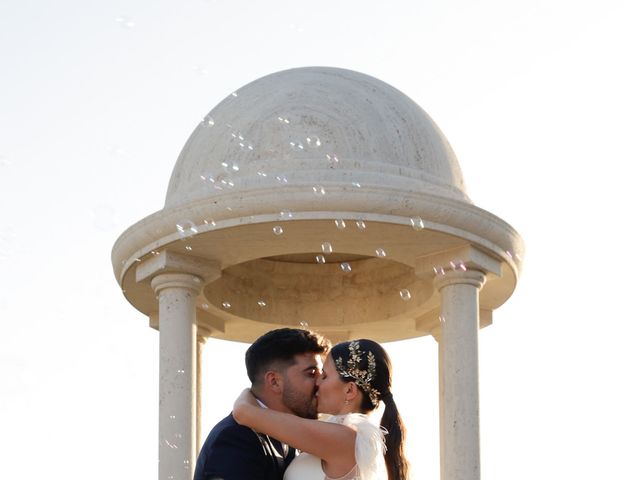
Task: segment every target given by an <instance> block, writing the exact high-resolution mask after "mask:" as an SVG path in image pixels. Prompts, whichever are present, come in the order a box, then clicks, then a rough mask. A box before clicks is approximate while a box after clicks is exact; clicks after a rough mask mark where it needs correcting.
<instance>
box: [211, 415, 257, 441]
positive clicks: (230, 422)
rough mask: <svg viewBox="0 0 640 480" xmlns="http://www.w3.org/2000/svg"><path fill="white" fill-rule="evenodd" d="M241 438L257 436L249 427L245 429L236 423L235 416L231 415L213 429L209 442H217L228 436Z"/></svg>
mask: <svg viewBox="0 0 640 480" xmlns="http://www.w3.org/2000/svg"><path fill="white" fill-rule="evenodd" d="M230 435H231V436H240V437H247V438H252V437H255V436H256V434H255V432H254V431H253V430H251V429H250V428H249V427H245V426H243V425H240V424H239V423H238V422H236V421H235V420H234V418H233V415H231V414H229V415H228V416H226V417H224V418H223V419H222V420H220V421H219V422H218V423H217V424H216V425H215V426H214V427H213V428H212V429H211V433H209V436H208V438H207V442H215V441H216V440H217V439H219V438H220V437H226V436H230Z"/></svg>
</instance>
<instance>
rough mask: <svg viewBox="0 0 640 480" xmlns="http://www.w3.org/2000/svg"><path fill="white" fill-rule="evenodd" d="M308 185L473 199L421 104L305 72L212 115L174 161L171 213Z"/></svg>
mask: <svg viewBox="0 0 640 480" xmlns="http://www.w3.org/2000/svg"><path fill="white" fill-rule="evenodd" d="M309 182H311V183H313V182H318V183H320V184H322V185H323V186H334V187H344V186H345V185H346V186H348V187H349V188H350V187H351V186H352V185H355V186H356V187H358V186H359V185H361V184H366V185H367V186H369V187H374V188H375V187H376V186H380V187H387V186H393V187H397V188H399V189H401V190H403V191H405V192H406V191H413V192H416V193H417V192H425V193H429V194H431V195H437V196H442V197H448V198H451V199H456V200H462V201H464V202H469V199H468V198H467V196H466V194H465V191H464V184H463V179H462V172H461V170H460V168H459V166H458V162H457V159H456V157H455V154H454V153H453V150H452V149H451V147H450V146H449V143H448V142H447V140H446V138H445V137H444V135H443V134H442V132H441V131H440V129H439V128H438V127H437V125H436V124H435V123H434V122H433V120H431V118H430V117H429V116H428V115H427V114H426V113H425V111H424V110H422V108H420V107H419V106H418V105H417V104H416V103H415V102H413V101H412V100H411V99H410V98H409V97H407V96H406V95H404V94H403V93H402V92H400V91H398V90H397V89H395V88H393V87H391V86H390V85H388V84H386V83H384V82H382V81H380V80H377V79H376V78H373V77H370V76H368V75H364V74H362V73H358V72H354V71H350V70H344V69H339V68H328V67H307V68H296V69H292V70H285V71H282V72H277V73H274V74H271V75H267V76H265V77H262V78H259V79H257V80H255V81H253V82H251V83H249V84H248V85H246V86H244V87H242V88H241V89H239V90H238V91H237V92H234V93H232V94H231V95H229V96H228V97H227V98H225V99H224V100H223V101H222V102H220V103H219V104H218V105H217V106H216V107H215V108H214V109H213V110H211V112H210V113H209V114H208V115H207V116H206V117H205V118H204V119H203V121H202V122H201V123H200V124H199V125H198V126H197V128H196V129H195V131H194V132H193V133H192V135H191V137H190V138H189V140H188V141H187V143H186V145H185V146H184V148H183V150H182V152H181V154H180V156H179V158H178V161H177V162H176V165H175V168H174V171H173V174H172V176H171V180H170V183H169V188H168V191H167V196H166V201H165V208H166V207H179V206H182V205H186V204H189V203H192V202H194V201H198V200H203V199H206V198H210V197H212V196H214V195H219V194H224V193H225V192H227V193H231V192H230V190H233V191H234V193H237V192H239V191H240V192H241V191H246V190H255V189H262V188H273V187H274V186H278V185H288V186H289V187H293V186H296V185H298V186H300V185H302V184H305V185H306V184H308V183H309ZM307 187H309V186H308V185H307ZM469 203H470V202H469Z"/></svg>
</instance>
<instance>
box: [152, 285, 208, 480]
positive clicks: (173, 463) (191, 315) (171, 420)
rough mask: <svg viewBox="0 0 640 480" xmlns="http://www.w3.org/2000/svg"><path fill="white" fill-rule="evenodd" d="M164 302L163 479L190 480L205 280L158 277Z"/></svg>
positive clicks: (157, 287)
mask: <svg viewBox="0 0 640 480" xmlns="http://www.w3.org/2000/svg"><path fill="white" fill-rule="evenodd" d="M151 286H152V287H153V289H154V291H155V293H156V295H158V302H159V319H160V385H159V394H160V396H159V402H160V403H159V433H160V445H159V465H158V468H159V470H158V474H159V477H158V478H160V479H175V480H182V479H184V480H190V479H191V478H193V465H194V463H195V451H196V371H197V364H196V331H197V326H196V306H195V299H196V297H197V296H198V293H199V291H200V288H201V287H202V279H201V278H200V277H198V276H195V275H192V274H188V273H166V274H160V275H156V276H155V277H154V278H153V280H152V281H151Z"/></svg>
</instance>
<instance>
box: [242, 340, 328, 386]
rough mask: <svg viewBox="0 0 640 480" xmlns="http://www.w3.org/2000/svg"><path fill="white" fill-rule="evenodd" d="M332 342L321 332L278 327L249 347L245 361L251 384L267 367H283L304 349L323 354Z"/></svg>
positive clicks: (259, 377) (256, 380)
mask: <svg viewBox="0 0 640 480" xmlns="http://www.w3.org/2000/svg"><path fill="white" fill-rule="evenodd" d="M330 347H331V344H330V343H329V341H328V340H326V339H325V338H324V337H323V336H322V335H319V334H317V333H315V332H311V331H309V330H302V329H299V328H279V329H277V330H271V331H270V332H267V333H265V334H264V335H262V336H261V337H260V338H258V339H257V340H256V341H255V342H253V344H252V345H251V346H250V347H249V348H248V349H247V353H246V354H245V356H244V363H245V365H246V367H247V376H248V377H249V380H250V381H251V384H252V385H255V384H260V383H261V382H262V378H263V376H264V374H265V373H266V372H267V371H268V370H278V371H282V370H283V369H285V368H286V367H288V366H291V365H293V364H294V363H295V359H294V357H295V356H296V355H300V354H304V353H314V354H321V355H324V354H326V353H327V352H328V351H329V348H330Z"/></svg>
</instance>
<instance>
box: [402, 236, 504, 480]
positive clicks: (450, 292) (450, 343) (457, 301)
mask: <svg viewBox="0 0 640 480" xmlns="http://www.w3.org/2000/svg"><path fill="white" fill-rule="evenodd" d="M415 271H416V275H418V276H420V277H421V278H423V279H425V280H427V279H431V281H433V285H434V287H435V288H436V289H437V290H438V291H439V293H440V312H439V325H438V326H436V327H435V328H433V329H432V330H431V333H432V334H433V336H434V338H435V339H436V340H437V341H438V364H439V379H438V381H439V393H440V395H439V397H440V404H439V405H440V478H441V479H442V480H480V421H479V418H480V409H479V390H480V388H479V383H478V330H479V322H480V296H479V294H480V290H481V288H482V286H483V285H484V283H485V281H486V280H487V278H488V276H493V277H499V276H500V275H501V270H500V262H499V261H498V260H496V259H494V258H492V257H490V256H489V255H487V254H486V253H484V252H483V251H481V250H479V249H477V248H475V247H474V246H472V245H467V246H464V247H460V248H457V249H452V250H448V251H445V252H441V253H438V254H434V255H430V256H425V257H420V258H417V259H416V264H415ZM484 308H485V309H487V310H485V317H487V312H488V317H487V318H488V319H489V321H490V306H485V307H484ZM487 318H485V321H486V320H487ZM485 323H486V322H485Z"/></svg>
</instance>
